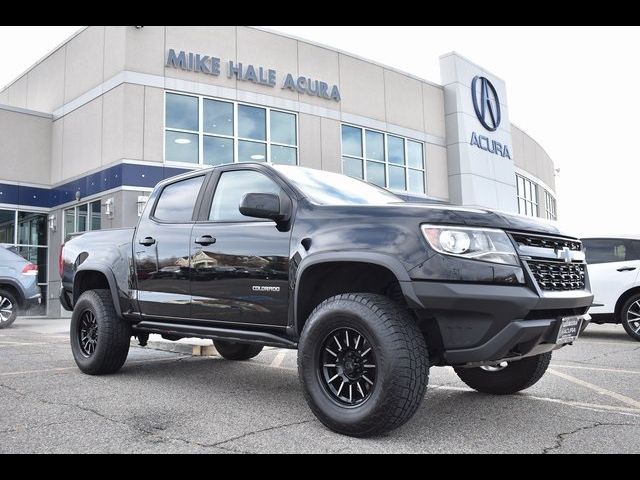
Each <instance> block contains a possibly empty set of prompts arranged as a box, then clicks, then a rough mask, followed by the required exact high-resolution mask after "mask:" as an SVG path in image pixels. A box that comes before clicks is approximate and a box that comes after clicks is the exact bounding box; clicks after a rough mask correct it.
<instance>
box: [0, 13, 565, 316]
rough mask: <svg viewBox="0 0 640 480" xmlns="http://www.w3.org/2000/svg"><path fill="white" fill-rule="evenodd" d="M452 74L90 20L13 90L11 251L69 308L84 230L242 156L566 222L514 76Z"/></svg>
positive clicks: (230, 37) (250, 34) (4, 172)
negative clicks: (64, 248) (74, 237)
mask: <svg viewBox="0 0 640 480" xmlns="http://www.w3.org/2000/svg"><path fill="white" fill-rule="evenodd" d="M440 69H441V79H440V82H439V83H434V82H432V81H429V80H424V79H421V78H418V77H416V76H414V75H412V74H411V73H407V72H402V71H398V70H396V69H394V68H391V67H388V66H385V65H381V64H379V63H376V62H373V61H370V60H367V59H364V58H360V57H358V56H356V55H352V54H350V53H348V52H343V51H340V50H336V49H333V48H329V47H326V46H323V45H318V44H315V43H313V42H309V41H306V40H302V39H298V38H293V37H290V36H287V35H283V34H280V33H276V32H273V31H267V30H264V29H261V28H254V27H245V26H208V27H205V26H202V27H200V26H144V27H142V26H91V27H87V28H84V29H82V30H81V31H79V32H78V33H77V34H75V35H74V36H73V37H72V38H70V39H69V40H67V41H66V42H65V43H64V44H62V45H60V46H58V47H57V48H56V49H55V50H53V51H52V52H51V53H50V54H49V55H47V56H46V57H45V58H43V59H42V60H40V61H39V62H38V63H37V64H35V65H34V66H33V67H31V68H30V69H29V70H28V71H27V72H25V73H24V74H22V75H21V76H20V77H18V78H17V79H16V80H15V81H13V82H12V83H11V84H9V85H8V86H6V87H4V89H3V90H1V91H0V244H9V245H13V246H14V247H16V248H17V250H18V251H19V253H20V254H21V255H23V256H24V257H25V258H27V259H29V260H30V261H32V262H33V263H37V264H38V266H39V281H40V284H41V287H42V290H43V297H44V306H43V307H42V308H41V309H40V311H39V312H37V313H39V314H43V315H44V314H46V315H48V316H58V315H60V314H61V309H60V303H59V301H58V299H57V296H58V291H59V288H60V278H59V275H58V263H57V262H58V252H59V249H60V245H61V244H62V242H63V241H64V239H65V238H66V237H67V236H68V235H70V234H73V233H78V232H85V231H89V230H98V229H105V228H116V227H130V226H134V225H135V224H136V222H137V219H138V215H139V212H140V211H141V208H142V207H143V206H144V203H145V199H146V196H148V195H149V192H150V191H151V189H152V188H153V186H154V185H155V184H156V183H157V182H158V181H160V180H162V179H164V178H167V177H171V176H173V175H176V174H179V173H182V172H185V171H187V170H189V169H196V168H206V167H208V166H211V165H220V164H223V163H229V162H265V161H266V162H272V163H285V164H291V165H301V166H305V167H310V168H316V169H322V170H328V171H332V172H343V173H345V174H348V175H351V176H355V177H359V178H363V179H364V180H366V181H368V182H371V183H375V184H377V185H380V186H383V187H386V188H389V189H391V190H393V191H395V192H398V193H400V194H402V195H404V196H405V197H406V198H407V199H410V200H413V201H419V200H420V199H424V198H427V197H428V198H429V199H436V200H441V201H446V202H451V203H455V204H460V205H466V206H476V207H488V208H491V209H497V210H503V211H508V212H515V213H520V214H522V215H529V216H537V217H541V218H547V219H551V220H555V219H556V217H557V213H556V212H557V202H556V193H555V168H554V164H553V161H552V160H551V158H550V157H549V156H548V155H547V154H546V152H545V151H544V149H543V148H542V147H541V146H540V145H539V144H538V143H537V142H536V141H535V140H534V139H533V138H531V137H529V136H528V135H527V134H526V133H525V132H524V131H523V130H521V129H520V128H519V127H516V126H515V125H513V124H512V123H510V121H509V104H508V101H507V92H506V87H505V82H504V80H502V79H500V78H499V77H497V76H495V75H493V74H492V73H490V72H488V71H486V70H485V69H483V68H482V67H480V66H478V65H476V64H474V63H472V62H471V61H469V60H467V59H465V58H464V57H462V56H460V55H458V54H456V53H449V54H446V55H443V56H442V57H441V58H440Z"/></svg>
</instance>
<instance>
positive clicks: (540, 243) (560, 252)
mask: <svg viewBox="0 0 640 480" xmlns="http://www.w3.org/2000/svg"><path fill="white" fill-rule="evenodd" d="M510 235H511V238H512V239H513V241H514V243H515V244H516V246H517V248H518V255H519V257H520V260H521V261H522V262H523V263H524V265H525V266H526V269H527V270H528V273H529V275H530V276H531V278H532V280H533V281H534V283H535V284H536V285H537V287H538V288H539V289H540V291H542V292H545V293H547V294H551V293H552V292H555V293H561V292H569V291H578V290H585V289H586V285H587V268H586V262H585V260H586V257H585V253H584V251H583V248H582V242H580V241H579V240H577V239H575V240H574V239H568V238H560V237H553V236H544V235H535V234H527V233H522V232H510Z"/></svg>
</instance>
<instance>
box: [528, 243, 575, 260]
mask: <svg viewBox="0 0 640 480" xmlns="http://www.w3.org/2000/svg"><path fill="white" fill-rule="evenodd" d="M561 253H562V250H553V249H551V248H543V247H529V246H526V245H520V244H519V245H518V254H519V255H520V257H521V258H522V257H528V258H544V259H548V260H561V259H563V257H562V255H561ZM569 258H570V259H571V262H584V261H585V259H586V257H585V254H584V252H581V251H575V250H569ZM567 263H570V262H567Z"/></svg>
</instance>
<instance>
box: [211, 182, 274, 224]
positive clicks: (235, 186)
mask: <svg viewBox="0 0 640 480" xmlns="http://www.w3.org/2000/svg"><path fill="white" fill-rule="evenodd" d="M247 193H275V194H276V195H277V194H279V193H280V187H279V186H278V184H276V183H275V182H274V181H273V180H271V179H270V178H269V177H267V176H265V175H264V174H262V173H260V172H254V171H251V170H239V171H235V172H224V173H223V174H222V175H221V176H220V180H219V181H218V186H217V187H216V193H215V195H214V197H213V202H212V204H211V211H210V213H209V220H211V221H212V222H248V221H251V220H250V219H249V218H247V217H245V216H244V215H242V214H241V213H240V210H239V207H240V202H241V201H242V197H244V195H245V194H247Z"/></svg>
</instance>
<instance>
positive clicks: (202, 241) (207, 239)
mask: <svg viewBox="0 0 640 480" xmlns="http://www.w3.org/2000/svg"><path fill="white" fill-rule="evenodd" d="M196 243H197V244H198V245H202V246H203V247H208V246H209V245H213V244H214V243H216V239H215V238H213V237H212V236H211V235H204V236H202V237H200V238H197V239H196Z"/></svg>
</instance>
